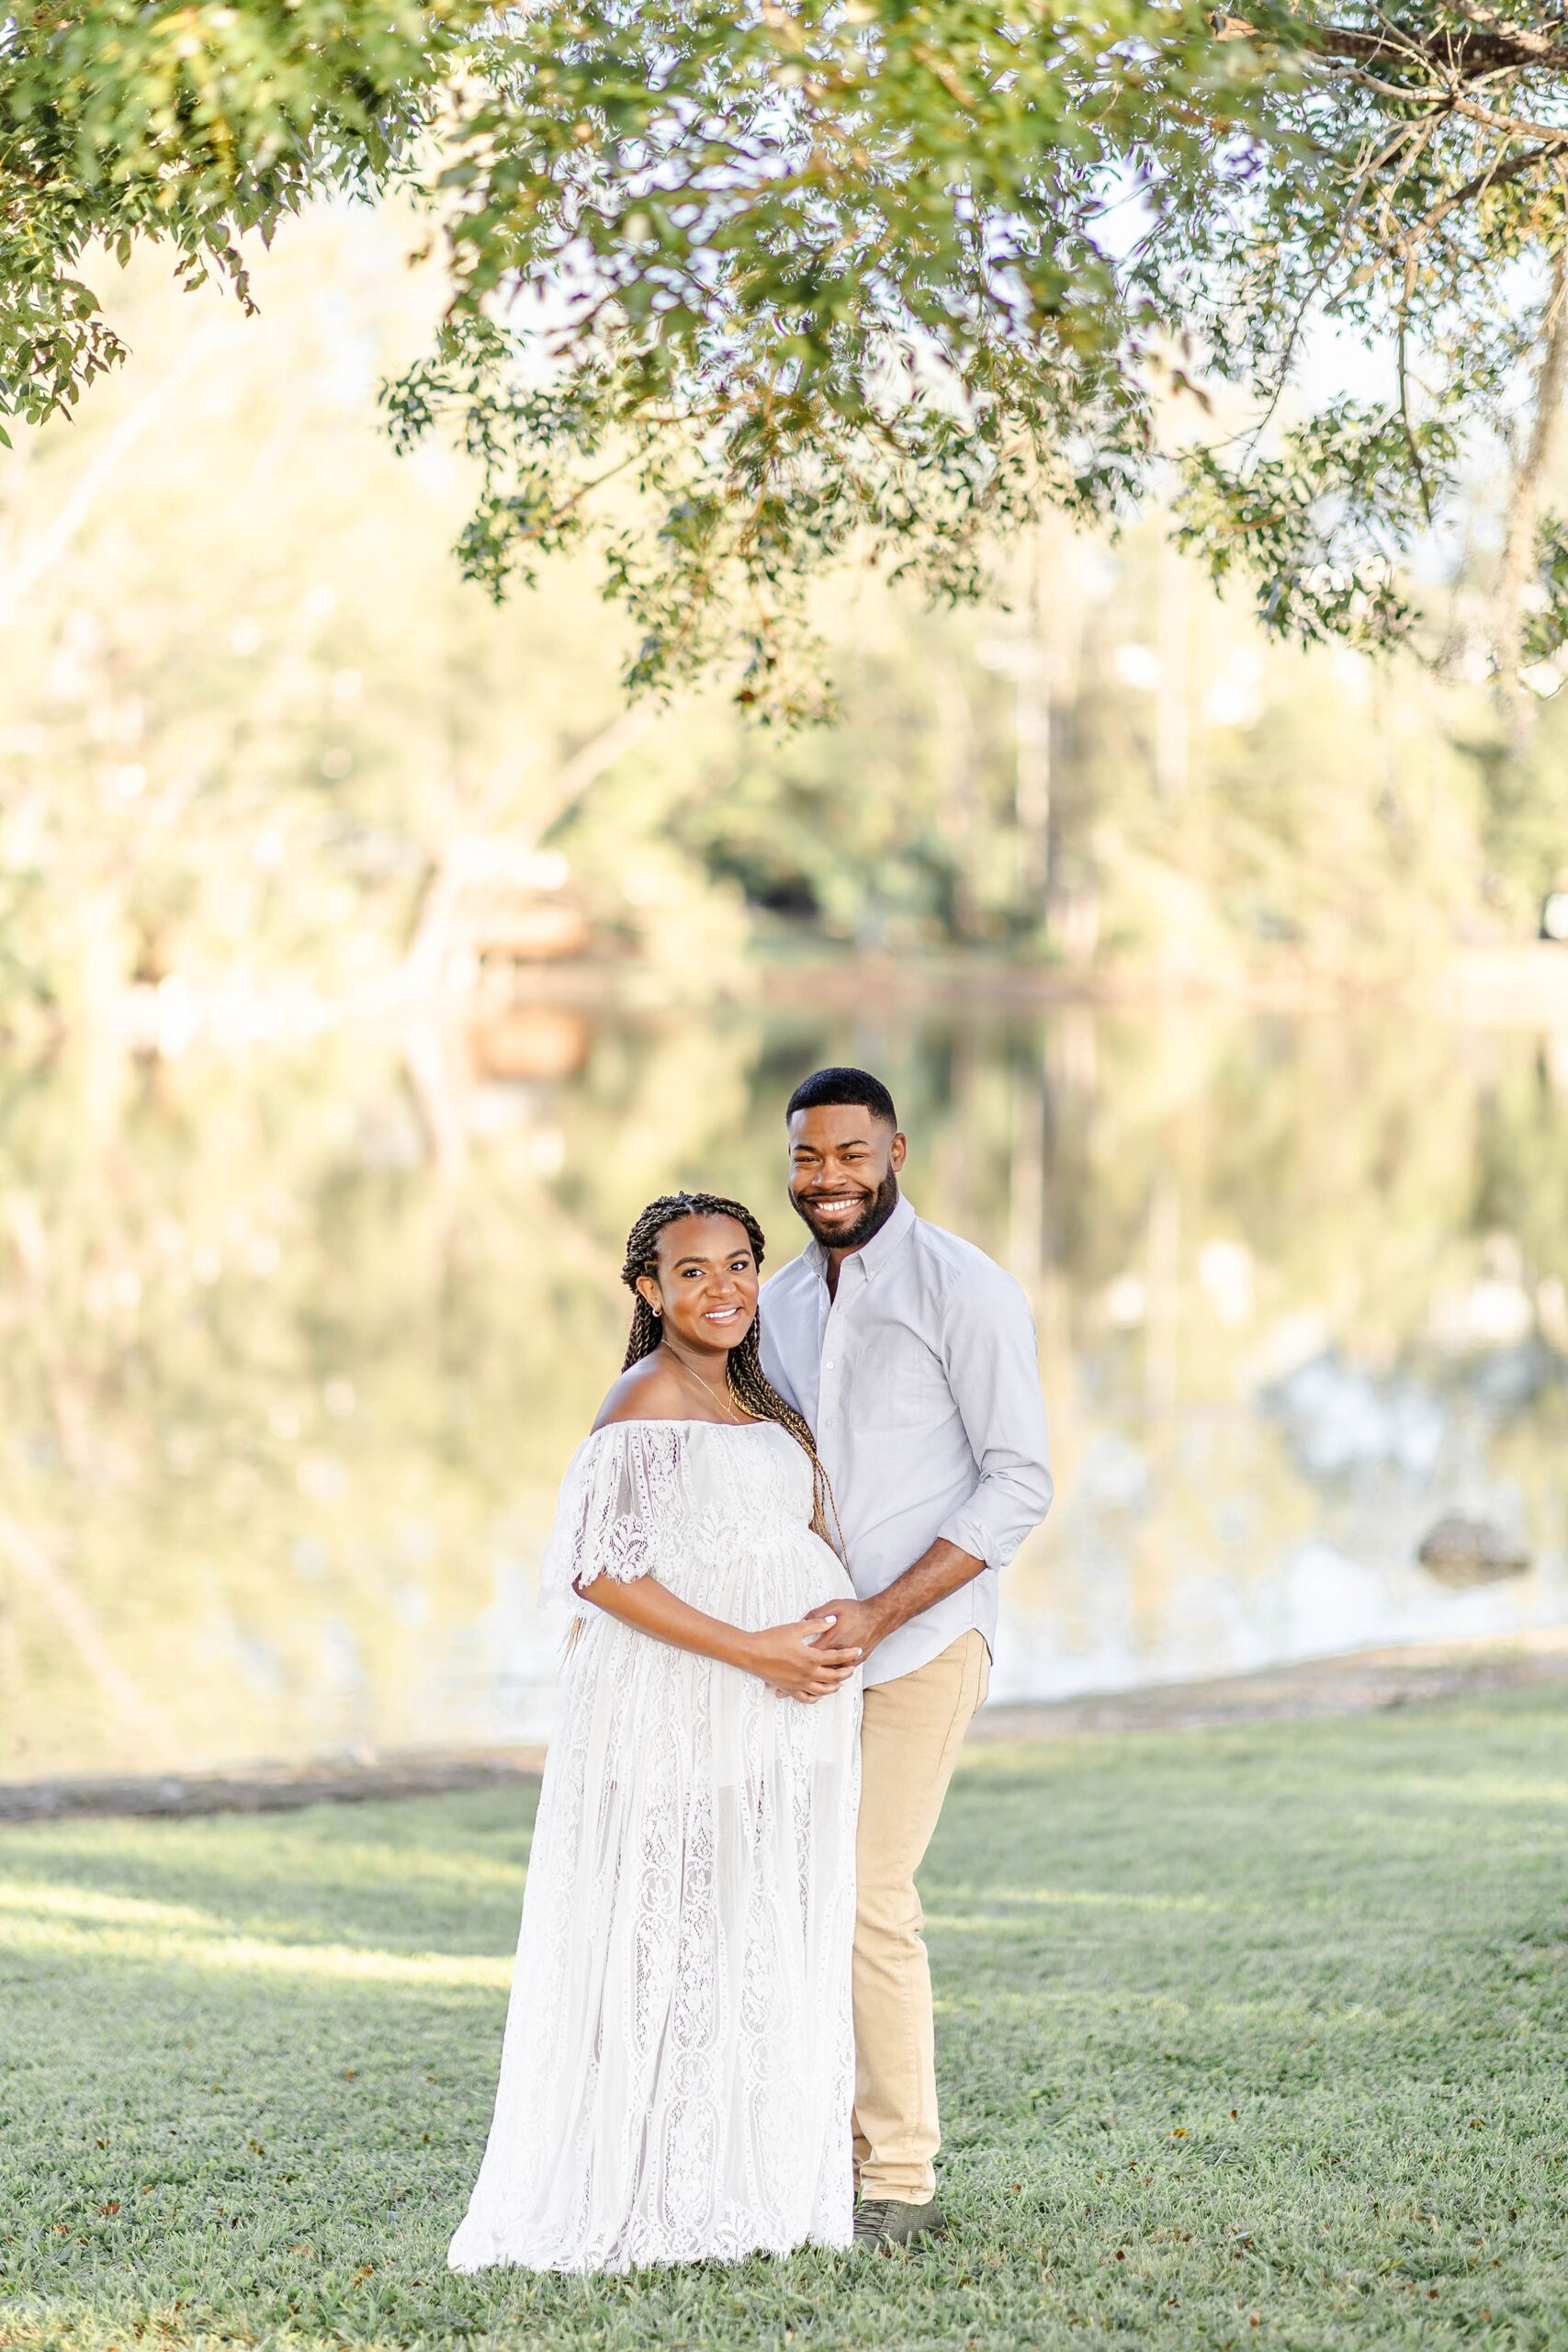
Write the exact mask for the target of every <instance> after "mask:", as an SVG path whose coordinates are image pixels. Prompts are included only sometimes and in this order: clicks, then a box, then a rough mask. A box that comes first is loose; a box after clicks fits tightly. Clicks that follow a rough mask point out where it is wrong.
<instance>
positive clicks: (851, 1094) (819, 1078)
mask: <svg viewBox="0 0 1568 2352" xmlns="http://www.w3.org/2000/svg"><path fill="white" fill-rule="evenodd" d="M830 1103H858V1104H859V1105H860V1107H861V1108H862V1109H863V1110H866V1111H870V1112H871V1113H873V1114H874V1116H875V1117H876V1118H878V1119H886V1122H887V1124H888V1125H889V1126H890V1127H897V1125H898V1114H897V1111H896V1110H895V1109H894V1107H893V1097H892V1096H891V1094H889V1092H888V1091H887V1089H886V1087H885V1086H884V1085H883V1083H882V1080H880V1079H879V1078H873V1076H872V1074H871V1072H870V1071H869V1070H868V1069H844V1068H842V1067H840V1065H839V1064H837V1063H835V1064H834V1066H833V1067H832V1068H831V1069H814V1070H813V1071H812V1073H811V1075H810V1077H809V1078H803V1079H802V1080H801V1081H800V1084H799V1085H798V1086H797V1087H796V1088H795V1092H794V1093H793V1094H792V1095H791V1096H790V1098H789V1108H788V1110H787V1111H786V1112H785V1113H784V1119H785V1122H786V1124H787V1122H788V1121H789V1120H791V1119H793V1118H794V1116H795V1113H796V1112H797V1111H821V1110H825V1109H826V1108H827V1107H828V1106H829V1104H830Z"/></svg>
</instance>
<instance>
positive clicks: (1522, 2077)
mask: <svg viewBox="0 0 1568 2352" xmlns="http://www.w3.org/2000/svg"><path fill="white" fill-rule="evenodd" d="M532 1810H533V1802H532V1798H531V1796H529V1795H526V1794H525V1793H520V1792H485V1793H483V1794H480V1795H467V1796H458V1797H443V1798H436V1799H430V1800H417V1801H411V1802H407V1803H403V1804H366V1805H360V1806H354V1807H321V1808H320V1809H318V1810H315V1811H312V1812H308V1813H299V1814H293V1815H273V1816H270V1817H262V1818H259V1819H257V1818H248V1819H234V1818H225V1819H216V1820H212V1819H209V1820H203V1821H193V1822H146V1823H139V1824H134V1825H133V1824H129V1823H122V1822H94V1823H88V1824H79V1825H73V1826H68V1827H53V1826H36V1827H30V1828H23V1829H13V1830H10V1831H7V1832H3V1833H0V2056H3V2060H4V2074H3V2077H0V2080H3V2086H4V2087H3V2107H0V2345H3V2346H10V2347H27V2352H42V2347H46V2346H48V2347H53V2346H60V2347H69V2352H106V2347H108V2346H117V2347H118V2352H132V2346H133V2345H134V2344H135V2343H136V2342H137V2341H138V2340H141V2341H143V2342H145V2344H146V2345H147V2346H149V2347H150V2352H161V2347H164V2346H179V2345H186V2344H190V2345H197V2344H211V2343H240V2344H257V2345H266V2346H273V2345H276V2346H285V2345H287V2346H322V2347H326V2346H348V2347H352V2352H360V2347H369V2346H409V2345H420V2346H423V2345H432V2346H434V2345H437V2344H442V2345H446V2344H452V2345H463V2346H467V2345H473V2346H480V2345H494V2346H518V2347H522V2346H527V2347H529V2352H534V2347H552V2346H563V2347H564V2346H572V2347H577V2346H628V2347H630V2346H637V2347H639V2352H640V2347H644V2346H698V2345H701V2346H725V2347H730V2346H736V2347H739V2346H784V2345H786V2344H792V2343H793V2344H795V2345H800V2346H886V2347H893V2346H899V2347H905V2346H908V2347H914V2346H921V2347H924V2346H932V2347H935V2346H941V2347H942V2348H943V2352H949V2347H953V2348H954V2352H956V2347H975V2352H982V2348H983V2352H991V2347H1001V2346H1007V2347H1012V2346H1077V2345H1095V2346H1106V2345H1112V2346H1117V2345H1126V2346H1151V2347H1161V2352H1164V2347H1169V2352H1177V2347H1184V2348H1185V2347H1196V2346H1202V2347H1205V2348H1206V2352H1207V2347H1213V2352H1223V2347H1226V2346H1247V2347H1251V2346H1291V2347H1293V2348H1294V2352H1334V2348H1335V2347H1339V2346H1345V2347H1350V2346H1355V2347H1358V2352H1360V2348H1361V2347H1366V2346H1423V2347H1427V2346H1430V2347H1438V2346H1459V2345H1463V2346H1482V2345H1485V2346H1532V2347H1540V2348H1541V2352H1547V2347H1551V2352H1564V2347H1565V2346H1568V2284H1565V2281H1568V2267H1565V2266H1564V2247H1565V2245H1568V2228H1565V2222H1568V2211H1565V2207H1568V2162H1565V2157H1564V2148H1565V2142H1568V2091H1565V2086H1564V2064H1563V2062H1564V2042H1563V2026H1564V2014H1563V2010H1564V2003H1563V1996H1564V1991H1565V1989H1568V1883H1565V1881H1564V1861H1565V1860H1568V1835H1565V1833H1568V1709H1565V1704H1564V1699H1563V1696H1562V1694H1561V1693H1560V1692H1558V1691H1552V1690H1550V1689H1548V1690H1533V1691H1518V1692H1510V1693H1507V1694H1505V1695H1503V1696H1499V1697H1496V1698H1489V1699H1487V1700H1485V1701H1482V1702H1477V1701H1473V1700H1472V1701H1466V1702H1454V1703H1450V1704H1446V1705H1438V1706H1432V1707H1427V1708H1420V1709H1414V1708H1413V1709H1409V1710H1401V1711H1398V1712H1395V1713H1390V1714H1385V1715H1379V1716H1372V1717H1361V1718H1359V1719H1355V1720H1350V1721H1340V1722H1319V1723H1312V1724H1280V1725H1265V1726H1261V1727H1260V1726H1258V1725H1249V1726H1247V1727H1246V1728H1238V1729H1234V1730H1226V1731H1219V1732H1176V1733H1140V1734H1136V1735H1133V1736H1126V1737H1109V1736H1108V1737H1096V1738H1089V1739H1079V1740H1063V1741H1055V1742H1049V1743H1042V1744H1039V1745H1035V1746H1031V1747H980V1748H976V1749H973V1750H972V1751H971V1752H970V1754H969V1756H968V1758H967V1759H966V1761H965V1764H964V1769H963V1770H962V1771H961V1774H960V1777H959V1780H958V1781H957V1783H956V1784H955V1787H954V1790H953V1796H952V1799H951V1801H950V1803H949V1804H948V1807H947V1813H946V1816H945V1818H944V1820H943V1822H942V1830H941V1833H940V1836H939V1838H938V1840H937V1843H936V1845H935V1846H934V1848H933V1849H932V1851H931V1857H930V1860H929V1862H928V1866H927V1869H926V1872H925V1879H924V1894H925V1900H926V1907H927V1911H928V1914H929V1923H928V1924H929V1939H930V1944H931V1955H932V1961H933V1964H934V1968H935V1973H936V1981H937V1991H938V1999H939V2004H940V2007H939V2017H938V2030H939V2041H940V2064H941V2067H942V2099H943V2111H944V2120H945V2124H946V2130H947V2148H946V2154H945V2157H944V2165H945V2170H944V2174H943V2188H944V2195H945V2198H946V2201H947V2203H948V2206H949V2209H950V2211H951V2214H952V2217H953V2230H952V2233H951V2235H950V2236H949V2237H948V2238H947V2239H946V2240H945V2241H944V2242H942V2245H940V2246H938V2247H936V2248H934V2249H932V2250H931V2252H929V2253H928V2254H927V2255H926V2256H924V2257H923V2258H920V2259H915V2260H909V2259H904V2258H902V2257H898V2256H894V2257H891V2258H889V2257H881V2258H876V2259H872V2260H866V2259H865V2258H861V2259H860V2260H858V2261H857V2260H854V2259H852V2258H850V2257H838V2256H811V2255H807V2256H796V2257H795V2258H794V2259H792V2260H790V2261H788V2262H784V2263H769V2262H765V2261H757V2262H753V2263H750V2264H748V2265H747V2266H746V2267H744V2268H742V2269H739V2270H735V2271H722V2270H700V2271H682V2272H674V2273H657V2272H650V2273H645V2274H643V2275H642V2276H640V2277H638V2278H630V2279H628V2278H619V2279H611V2280H590V2281H581V2280H576V2281H573V2280H553V2279H547V2280H539V2279H536V2278H528V2277H525V2276H523V2275H520V2274H516V2273H492V2274H491V2275H489V2276H488V2277H485V2278H452V2277H451V2276H450V2275H449V2274H448V2273H447V2271H446V2268H445V2265H444V2256H445V2251H446V2240H447V2237H448V2234H449V2233H450V2232H451V2230H452V2228H453V2226H454V2224H455V2223H456V2222H457V2219H458V2216H459V2214H460V2212H461V2211H462V2207H463V2204H464V2200H465V2198H466V2195H467V2191H468V2186H469V2184H470V2182H471V2180H472V2177H473V2175H474V2170H475V2167H476V2165H477V2164H478V2162H479V2151H480V2146H481V2143H482V2141H483V2137H484V2132H485V2128H486V2125H487V2122H488V2120H489V2114H490V2100H491V2091H492V2088H493V2085H494V2078H495V2069H496V2060H497V2054H498V2049H499V2043H500V2035H501V2026H502V2013H503V2007H504V2000H505V1987H506V1983H507V1978H508V1973H509V1966H510V1953H511V1949H512V1945H513V1939H514V1936H515V1931H516V1919H517V1907H518V1896H519V1889H520V1884H521V1877H522V1865H523V1862H524V1860H525V1854H526V1850H527V1839H528V1825H529V1820H530V1817H531V1815H532Z"/></svg>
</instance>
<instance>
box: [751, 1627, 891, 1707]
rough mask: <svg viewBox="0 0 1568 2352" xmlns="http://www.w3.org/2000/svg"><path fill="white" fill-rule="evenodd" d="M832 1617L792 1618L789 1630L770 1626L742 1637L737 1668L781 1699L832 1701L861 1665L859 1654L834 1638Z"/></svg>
mask: <svg viewBox="0 0 1568 2352" xmlns="http://www.w3.org/2000/svg"><path fill="white" fill-rule="evenodd" d="M833 1627H834V1620H833V1618H832V1617H831V1616H822V1617H811V1618H797V1619H796V1620H795V1623H793V1624H791V1625H770V1626H768V1627H767V1628H766V1630H765V1631H764V1632H762V1633H760V1634H748V1635H747V1636H746V1654H745V1656H744V1657H742V1658H741V1660H740V1663H741V1664H742V1665H743V1666H744V1667H745V1668H746V1669H747V1671H748V1672H749V1673H750V1674H755V1675H758V1676H760V1677H761V1679H762V1681H764V1682H765V1683H766V1684H767V1685H768V1687H769V1689H770V1690H773V1691H777V1692H778V1693H779V1696H780V1697H781V1698H783V1699H801V1700H804V1701H806V1702H807V1703H808V1704H809V1703H810V1702H812V1701H814V1700H817V1699H829V1698H831V1696H832V1694H833V1692H834V1691H838V1690H840V1689H841V1688H842V1687H843V1685H844V1684H845V1683H846V1682H847V1681H848V1680H849V1679H850V1677H851V1675H852V1674H853V1673H854V1671H855V1669H856V1668H857V1667H858V1666H859V1664H860V1662H861V1655H862V1654H861V1652H860V1651H859V1650H858V1649H856V1648H853V1647H851V1646H849V1645H840V1644H839V1643H838V1642H837V1641H836V1640H835V1638H834V1632H833Z"/></svg>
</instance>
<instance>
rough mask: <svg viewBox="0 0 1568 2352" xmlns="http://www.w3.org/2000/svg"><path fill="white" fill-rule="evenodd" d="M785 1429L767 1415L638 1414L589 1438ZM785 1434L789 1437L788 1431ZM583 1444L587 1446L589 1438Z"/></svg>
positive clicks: (607, 1423) (605, 1423)
mask: <svg viewBox="0 0 1568 2352" xmlns="http://www.w3.org/2000/svg"><path fill="white" fill-rule="evenodd" d="M783 1427H784V1424H783V1423H782V1422H781V1421H771V1420H769V1419H767V1418H766V1416H765V1415H764V1416H762V1417H761V1419H757V1420H754V1421H704V1420H699V1419H697V1418H696V1416H695V1415H694V1414H681V1413H669V1414H665V1413H660V1414H653V1413H637V1414H634V1415H632V1416H631V1417H630V1418H629V1419H626V1420H624V1421H601V1422H600V1424H599V1427H598V1428H597V1429H596V1430H589V1432H588V1437H604V1436H605V1435H606V1434H607V1433H608V1432H609V1431H610V1430H776V1429H782V1428H783ZM784 1434H785V1436H786V1437H787V1436H788V1434H789V1432H788V1430H784ZM582 1442H583V1443H584V1445H586V1444H587V1442H588V1438H584V1439H583V1441H582Z"/></svg>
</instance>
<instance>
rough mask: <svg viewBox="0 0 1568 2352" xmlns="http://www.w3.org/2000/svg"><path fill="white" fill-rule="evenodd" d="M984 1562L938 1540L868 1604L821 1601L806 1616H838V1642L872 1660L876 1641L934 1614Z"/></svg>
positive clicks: (940, 1537) (864, 1602) (973, 1575)
mask: <svg viewBox="0 0 1568 2352" xmlns="http://www.w3.org/2000/svg"><path fill="white" fill-rule="evenodd" d="M985 1565H986V1563H985V1562H984V1560H977V1559H976V1557H975V1555H974V1553H973V1552H961V1551H960V1550H959V1548H958V1546H957V1544H949V1543H948V1542H947V1541H946V1539H945V1538H944V1537H942V1536H939V1537H938V1539H937V1541H936V1542H935V1543H934V1544H932V1545H931V1549H930V1550H929V1551H926V1552H922V1553H921V1555H920V1556H919V1559H918V1560H917V1561H916V1562H915V1565H914V1566H913V1567H911V1568H906V1569H905V1571H904V1573H903V1575H902V1576H901V1577H895V1578H894V1580H893V1582H892V1583H891V1584H890V1585H889V1586H888V1587H887V1589H886V1591H885V1592H879V1593H876V1594H874V1596H873V1597H872V1599H871V1600H821V1601H818V1604H817V1606H816V1608H815V1609H808V1610H807V1612H806V1613H807V1616H808V1617H829V1616H830V1617H836V1618H837V1619H838V1621H839V1622H838V1628H837V1633H838V1638H839V1640H840V1641H841V1642H843V1643H846V1644H848V1645H852V1646H853V1647H854V1648H856V1649H858V1650H860V1651H861V1652H862V1653H863V1656H865V1657H870V1656H871V1653H872V1651H873V1650H874V1648H875V1647H876V1645H877V1644H878V1642H885V1641H886V1639H887V1636H888V1634H891V1633H893V1632H895V1631H896V1630H897V1627H898V1626H900V1625H907V1624H908V1622H909V1620H910V1618H911V1617H918V1616H919V1614H920V1612H921V1611H922V1610H925V1609H934V1608H935V1606H936V1604H937V1602H938V1601H939V1600H946V1599H947V1596H948V1594H949V1593H950V1592H958V1591H960V1590H962V1589H963V1587H964V1585H966V1584H972V1583H973V1582H974V1580H975V1578H976V1577H977V1576H978V1575H979V1574H980V1571H981V1570H982V1568H984V1566H985Z"/></svg>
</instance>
